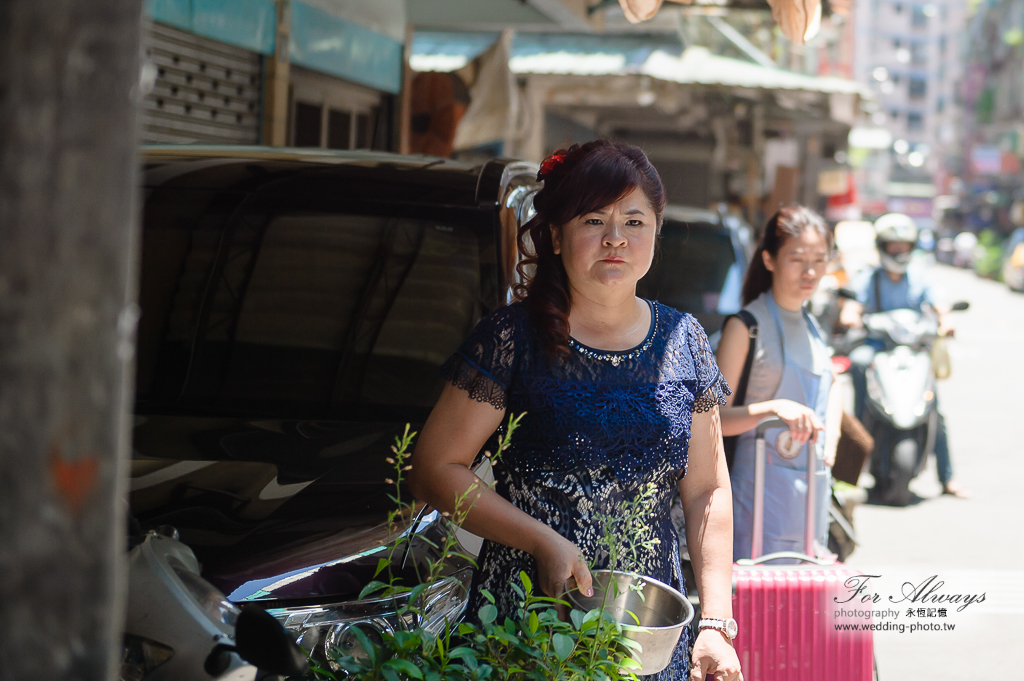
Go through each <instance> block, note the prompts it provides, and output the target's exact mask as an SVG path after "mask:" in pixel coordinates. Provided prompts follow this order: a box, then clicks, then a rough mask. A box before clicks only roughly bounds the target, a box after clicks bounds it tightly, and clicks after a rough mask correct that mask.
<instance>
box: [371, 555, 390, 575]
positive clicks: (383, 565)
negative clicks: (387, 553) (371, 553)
mask: <svg viewBox="0 0 1024 681" xmlns="http://www.w3.org/2000/svg"><path fill="white" fill-rule="evenodd" d="M390 564H391V561H390V560H388V559H387V558H381V559H380V560H378V561H377V570H376V572H374V573H373V576H374V577H376V576H377V575H379V574H380V573H381V572H383V571H384V568H386V567H387V566H388V565H390Z"/></svg>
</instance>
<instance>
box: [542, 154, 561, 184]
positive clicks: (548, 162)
mask: <svg viewBox="0 0 1024 681" xmlns="http://www.w3.org/2000/svg"><path fill="white" fill-rule="evenodd" d="M563 161H565V154H551V155H550V156H548V157H547V158H546V159H544V162H543V163H541V164H540V172H539V173H537V176H538V178H537V179H540V178H543V177H547V176H548V175H550V174H551V173H552V172H553V171H554V170H555V168H557V167H558V166H560V165H562V162H563Z"/></svg>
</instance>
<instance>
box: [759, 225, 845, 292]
mask: <svg viewBox="0 0 1024 681" xmlns="http://www.w3.org/2000/svg"><path fill="white" fill-rule="evenodd" d="M808 229H813V230H814V231H815V232H817V233H818V234H819V235H820V236H821V238H822V239H824V240H825V243H826V244H828V248H829V251H831V250H832V233H831V232H830V231H829V229H828V226H827V225H826V224H825V221H824V220H823V219H822V218H821V216H820V215H818V214H817V213H815V212H814V211H813V210H811V209H810V208H805V207H803V206H787V207H786V208H782V209H780V210H779V212H777V213H776V214H775V215H773V216H771V217H770V218H768V223H767V224H765V226H764V234H762V235H761V243H760V244H758V246H757V252H756V253H754V258H753V259H752V260H751V261H750V267H749V268H747V277H746V279H744V280H743V304H744V305H749V304H750V303H751V302H752V301H754V300H755V299H756V298H757V297H758V296H760V295H761V294H762V293H764V292H766V291H769V290H771V287H772V273H771V272H769V271H768V268H767V267H765V265H764V257H763V256H762V255H761V254H762V253H764V252H766V251H767V252H768V254H769V255H771V256H772V258H773V259H774V258H775V257H777V256H778V255H779V249H780V248H782V246H783V244H785V243H786V241H788V240H789V239H790V238H793V237H799V236H800V235H801V234H803V233H804V231H806V230H808Z"/></svg>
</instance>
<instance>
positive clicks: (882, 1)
mask: <svg viewBox="0 0 1024 681" xmlns="http://www.w3.org/2000/svg"><path fill="white" fill-rule="evenodd" d="M966 9H967V3H966V1H965V0H928V1H927V2H907V1H906V0H861V1H859V2H857V3H856V5H855V14H854V27H855V36H856V38H855V39H856V47H855V54H854V77H855V78H856V79H857V80H859V81H860V82H862V83H865V84H869V85H870V87H871V88H872V89H873V90H874V92H875V93H876V96H877V100H878V110H877V111H876V112H875V113H874V115H873V120H872V122H873V123H874V124H875V125H876V126H879V127H884V128H887V129H888V130H889V131H890V132H891V133H892V136H893V139H894V143H893V144H894V146H893V150H894V153H895V154H896V156H897V159H896V164H895V167H907V168H909V169H914V168H919V169H922V170H923V171H925V172H927V173H928V174H929V175H934V174H936V173H939V172H940V171H941V170H942V166H943V163H942V161H943V156H944V155H945V154H946V153H949V152H950V151H951V150H954V149H955V148H956V145H957V127H956V107H955V103H956V83H957V81H958V80H959V79H960V76H961V73H962V59H961V55H962V51H963V48H964V45H963V42H962V40H963V35H964V34H963V26H964V17H965V12H966Z"/></svg>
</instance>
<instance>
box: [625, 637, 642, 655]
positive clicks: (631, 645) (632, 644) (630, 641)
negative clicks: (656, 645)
mask: <svg viewBox="0 0 1024 681" xmlns="http://www.w3.org/2000/svg"><path fill="white" fill-rule="evenodd" d="M619 643H621V644H622V645H624V646H625V647H627V648H630V649H632V650H635V651H636V652H638V653H642V652H643V651H644V647H643V646H642V645H640V644H639V643H637V642H636V641H634V640H633V639H631V638H626V637H622V638H620V639H619Z"/></svg>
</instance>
